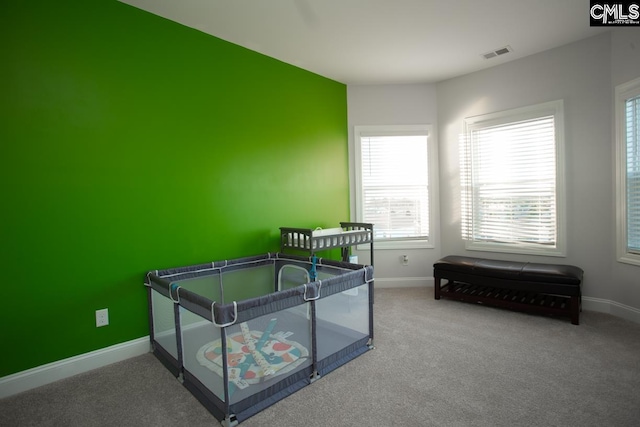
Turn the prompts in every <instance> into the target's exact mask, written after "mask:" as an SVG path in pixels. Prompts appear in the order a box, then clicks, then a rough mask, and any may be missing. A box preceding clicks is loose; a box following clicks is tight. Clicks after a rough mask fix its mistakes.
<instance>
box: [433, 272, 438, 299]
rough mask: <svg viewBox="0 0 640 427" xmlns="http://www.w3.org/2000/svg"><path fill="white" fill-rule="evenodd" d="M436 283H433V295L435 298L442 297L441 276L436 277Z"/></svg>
mask: <svg viewBox="0 0 640 427" xmlns="http://www.w3.org/2000/svg"><path fill="white" fill-rule="evenodd" d="M433 279H434V283H433V297H434V298H435V299H440V278H439V277H434V278H433Z"/></svg>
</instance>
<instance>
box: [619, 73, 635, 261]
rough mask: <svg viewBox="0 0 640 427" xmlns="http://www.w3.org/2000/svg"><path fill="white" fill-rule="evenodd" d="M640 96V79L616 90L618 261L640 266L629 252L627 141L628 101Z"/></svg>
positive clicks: (633, 254) (622, 85)
mask: <svg viewBox="0 0 640 427" xmlns="http://www.w3.org/2000/svg"><path fill="white" fill-rule="evenodd" d="M637 96H640V77H638V78H636V79H634V80H631V81H629V82H626V83H622V84H620V85H618V86H616V88H615V121H616V124H615V129H616V138H615V141H616V164H615V172H616V246H617V251H616V252H617V259H618V261H619V262H622V263H625V264H632V265H638V266H640V254H636V253H633V252H630V251H629V250H628V233H627V141H626V135H627V133H626V124H627V120H626V105H625V104H626V101H627V100H628V99H629V98H635V97H637Z"/></svg>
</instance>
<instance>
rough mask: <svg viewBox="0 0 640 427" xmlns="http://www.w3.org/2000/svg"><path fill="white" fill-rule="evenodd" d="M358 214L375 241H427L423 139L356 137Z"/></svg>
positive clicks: (424, 136)
mask: <svg viewBox="0 0 640 427" xmlns="http://www.w3.org/2000/svg"><path fill="white" fill-rule="evenodd" d="M360 153H361V170H362V174H361V185H362V205H363V206H362V211H363V220H364V222H370V223H373V224H374V233H375V237H376V239H385V240H407V239H427V238H428V236H429V194H428V193H429V171H428V164H429V163H428V150H427V135H375V136H366V135H362V136H361V137H360Z"/></svg>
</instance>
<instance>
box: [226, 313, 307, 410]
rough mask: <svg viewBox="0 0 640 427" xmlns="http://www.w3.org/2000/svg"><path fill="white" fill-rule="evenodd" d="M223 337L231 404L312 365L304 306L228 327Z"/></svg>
mask: <svg viewBox="0 0 640 427" xmlns="http://www.w3.org/2000/svg"><path fill="white" fill-rule="evenodd" d="M227 338H228V340H229V341H230V342H231V346H232V350H231V351H230V354H229V361H230V363H229V391H230V393H229V397H230V403H231V404H235V403H237V402H240V401H242V400H244V399H247V398H250V397H251V396H253V395H256V394H259V393H260V392H262V391H263V390H265V389H267V388H269V387H273V386H274V385H275V384H277V383H279V382H280V381H283V380H285V379H286V378H287V377H289V376H291V375H294V374H295V373H297V372H299V371H301V370H303V369H304V368H306V367H308V366H310V365H311V363H312V360H311V356H310V355H311V320H310V319H308V318H307V304H301V305H300V306H297V307H291V308H289V309H285V310H281V311H277V312H275V313H271V314H269V315H266V316H260V317H256V318H254V319H251V320H249V321H247V322H242V323H240V324H236V325H233V326H230V327H228V328H227ZM232 391H233V392H232Z"/></svg>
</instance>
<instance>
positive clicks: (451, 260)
mask: <svg viewBox="0 0 640 427" xmlns="http://www.w3.org/2000/svg"><path fill="white" fill-rule="evenodd" d="M434 268H435V269H436V270H443V271H454V272H458V273H466V274H473V275H476V276H486V277H495V278H498V279H506V280H516V281H517V280H522V281H528V282H544V283H557V284H563V285H575V286H580V283H581V282H582V275H583V271H582V269H581V268H579V267H576V266H573V265H564V264H536V263H531V262H518V261H500V260H490V259H483V258H472V257H465V256H457V255H449V256H446V257H444V258H442V259H440V260H439V261H437V262H436V263H435V264H434Z"/></svg>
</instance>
